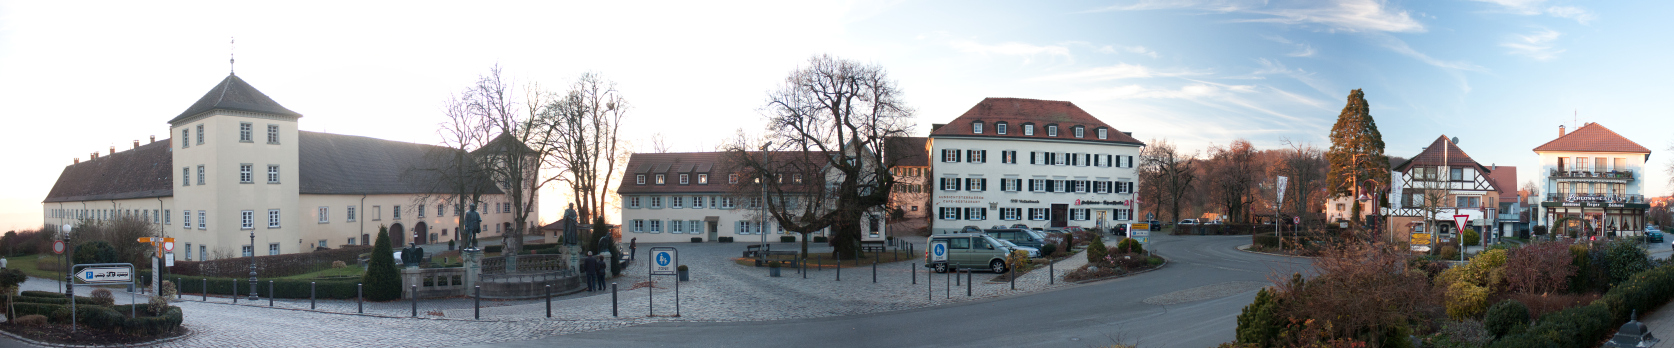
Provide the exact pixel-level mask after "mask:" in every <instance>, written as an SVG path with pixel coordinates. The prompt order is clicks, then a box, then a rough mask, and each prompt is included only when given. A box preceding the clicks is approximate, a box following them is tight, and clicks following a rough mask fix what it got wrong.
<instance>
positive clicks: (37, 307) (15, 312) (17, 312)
mask: <svg viewBox="0 0 1674 348" xmlns="http://www.w3.org/2000/svg"><path fill="white" fill-rule="evenodd" d="M60 307H64V306H61V305H55V304H48V303H29V302H22V301H19V302H13V303H12V317H10V318H6V320H7V321H11V320H12V319H17V317H21V316H25V315H30V314H40V315H41V316H44V317H51V316H52V312H54V311H57V310H58V308H60Z"/></svg>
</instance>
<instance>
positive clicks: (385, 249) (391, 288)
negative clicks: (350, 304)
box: [361, 227, 401, 301]
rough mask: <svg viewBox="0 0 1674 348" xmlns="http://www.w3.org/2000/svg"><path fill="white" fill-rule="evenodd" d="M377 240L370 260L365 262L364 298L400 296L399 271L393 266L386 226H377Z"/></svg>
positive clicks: (376, 299) (362, 279)
mask: <svg viewBox="0 0 1674 348" xmlns="http://www.w3.org/2000/svg"><path fill="white" fill-rule="evenodd" d="M378 230H379V232H378V242H377V243H376V245H375V246H373V247H372V260H370V261H368V262H367V263H366V275H364V276H362V278H361V283H365V284H366V289H365V290H366V299H368V300H372V301H391V300H397V299H400V298H401V272H400V271H399V270H397V269H396V268H395V255H394V252H395V251H394V250H392V249H391V248H390V245H389V232H388V228H387V227H379V228H378Z"/></svg>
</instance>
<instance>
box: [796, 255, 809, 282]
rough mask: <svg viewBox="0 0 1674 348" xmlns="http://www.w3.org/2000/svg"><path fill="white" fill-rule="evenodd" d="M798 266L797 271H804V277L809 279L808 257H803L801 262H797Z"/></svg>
mask: <svg viewBox="0 0 1674 348" xmlns="http://www.w3.org/2000/svg"><path fill="white" fill-rule="evenodd" d="M796 267H797V268H796V269H797V272H802V279H808V259H807V258H803V259H802V261H801V262H797V263H796Z"/></svg>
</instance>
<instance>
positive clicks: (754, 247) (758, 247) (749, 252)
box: [744, 244, 773, 257]
mask: <svg viewBox="0 0 1674 348" xmlns="http://www.w3.org/2000/svg"><path fill="white" fill-rule="evenodd" d="M772 250H773V246H772V245H762V244H750V245H745V246H744V257H756V254H757V253H760V252H762V251H772Z"/></svg>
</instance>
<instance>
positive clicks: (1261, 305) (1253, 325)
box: [1237, 288, 1285, 347]
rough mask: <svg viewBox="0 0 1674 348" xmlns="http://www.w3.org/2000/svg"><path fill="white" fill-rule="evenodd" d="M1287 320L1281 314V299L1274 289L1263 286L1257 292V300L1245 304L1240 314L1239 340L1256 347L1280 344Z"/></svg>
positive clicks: (1240, 342)
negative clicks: (1277, 296)
mask: <svg viewBox="0 0 1674 348" xmlns="http://www.w3.org/2000/svg"><path fill="white" fill-rule="evenodd" d="M1284 328H1285V320H1284V318H1282V317H1280V316H1279V300H1278V299H1277V298H1276V296H1275V294H1274V290H1271V289H1269V288H1262V289H1261V290H1260V291H1257V292H1256V298H1255V302H1251V303H1250V305H1248V306H1244V311H1243V313H1241V314H1239V315H1238V330H1237V342H1238V344H1240V345H1251V346H1255V347H1276V346H1278V342H1279V338H1280V337H1281V333H1283V332H1284Z"/></svg>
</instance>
